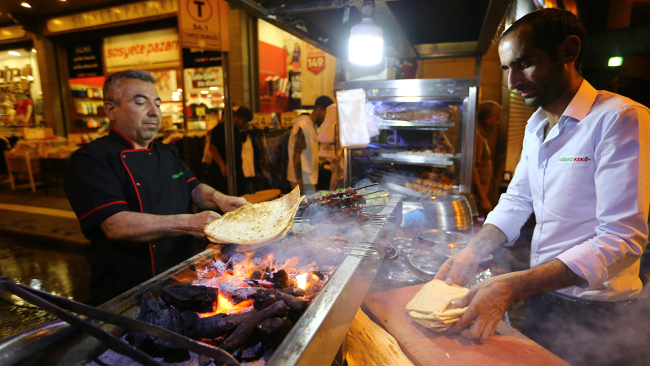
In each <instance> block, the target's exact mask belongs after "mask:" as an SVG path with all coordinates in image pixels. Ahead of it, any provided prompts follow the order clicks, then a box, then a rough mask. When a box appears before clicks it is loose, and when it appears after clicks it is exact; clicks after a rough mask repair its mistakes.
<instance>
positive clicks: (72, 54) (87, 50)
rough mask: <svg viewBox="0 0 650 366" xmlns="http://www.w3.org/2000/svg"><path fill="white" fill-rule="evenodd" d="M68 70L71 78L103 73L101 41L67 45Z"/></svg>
mask: <svg viewBox="0 0 650 366" xmlns="http://www.w3.org/2000/svg"><path fill="white" fill-rule="evenodd" d="M68 71H69V73H70V77H71V78H85V77H91V76H100V75H103V73H104V70H103V68H102V43H101V41H99V42H92V43H83V44H80V45H78V46H69V47H68Z"/></svg>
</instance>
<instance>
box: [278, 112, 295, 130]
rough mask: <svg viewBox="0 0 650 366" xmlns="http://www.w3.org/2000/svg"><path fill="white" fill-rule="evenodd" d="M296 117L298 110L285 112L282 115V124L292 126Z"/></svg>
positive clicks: (282, 125)
mask: <svg viewBox="0 0 650 366" xmlns="http://www.w3.org/2000/svg"><path fill="white" fill-rule="evenodd" d="M296 118H298V112H283V113H282V114H281V116H280V126H281V127H291V126H292V125H293V124H292V123H293V121H294V120H295V119H296Z"/></svg>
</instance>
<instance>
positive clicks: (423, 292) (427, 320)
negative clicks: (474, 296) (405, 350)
mask: <svg viewBox="0 0 650 366" xmlns="http://www.w3.org/2000/svg"><path fill="white" fill-rule="evenodd" d="M468 291H469V289H466V288H464V287H460V286H457V285H452V286H449V285H447V284H446V283H445V282H443V281H440V280H433V281H431V282H429V283H427V284H426V285H424V286H422V288H421V289H420V291H418V293H417V294H416V295H415V296H414V297H413V299H412V300H411V301H410V302H409V303H408V304H407V305H406V311H407V312H408V314H409V317H410V318H411V319H413V321H415V322H416V323H418V324H420V325H422V326H424V327H426V328H428V329H431V330H433V331H436V332H443V331H445V330H447V329H449V328H450V327H451V326H452V324H453V323H455V322H457V321H458V319H460V317H461V316H462V315H463V314H464V313H465V310H467V308H462V309H456V308H448V307H449V304H450V303H451V302H452V301H454V300H458V299H461V298H463V297H464V296H465V295H466V294H467V292H468Z"/></svg>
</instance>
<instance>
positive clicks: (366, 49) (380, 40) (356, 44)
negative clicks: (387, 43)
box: [349, 0, 384, 65]
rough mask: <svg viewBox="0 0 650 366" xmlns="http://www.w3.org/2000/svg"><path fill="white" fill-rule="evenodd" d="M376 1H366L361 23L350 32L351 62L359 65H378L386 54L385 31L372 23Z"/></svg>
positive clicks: (362, 10)
mask: <svg viewBox="0 0 650 366" xmlns="http://www.w3.org/2000/svg"><path fill="white" fill-rule="evenodd" d="M374 13H375V1H374V0H364V1H363V8H362V9H361V17H362V18H363V19H362V20H361V23H359V24H357V25H355V26H354V27H352V29H351V30H350V51H349V52H350V62H352V63H354V64H357V65H376V64H378V63H379V62H381V58H382V54H383V52H384V31H383V30H382V29H381V27H380V26H378V25H377V24H375V23H373V22H372V17H373V15H374Z"/></svg>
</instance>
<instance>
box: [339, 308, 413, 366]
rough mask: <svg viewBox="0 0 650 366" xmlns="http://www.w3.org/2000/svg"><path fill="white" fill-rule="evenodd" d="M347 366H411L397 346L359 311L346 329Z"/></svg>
mask: <svg viewBox="0 0 650 366" xmlns="http://www.w3.org/2000/svg"><path fill="white" fill-rule="evenodd" d="M345 359H346V361H347V362H348V366H413V363H411V361H410V360H409V359H408V357H406V355H405V354H404V352H402V349H401V348H400V347H399V344H398V343H397V341H396V340H395V338H393V336H392V335H390V334H389V333H388V332H386V331H385V330H384V329H382V328H381V327H380V326H379V325H377V324H375V322H373V321H372V320H370V318H368V316H367V315H366V314H364V312H363V311H361V309H359V310H358V311H357V315H356V316H355V317H354V320H353V321H352V324H351V325H350V328H349V329H348V349H347V353H346V355H345Z"/></svg>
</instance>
